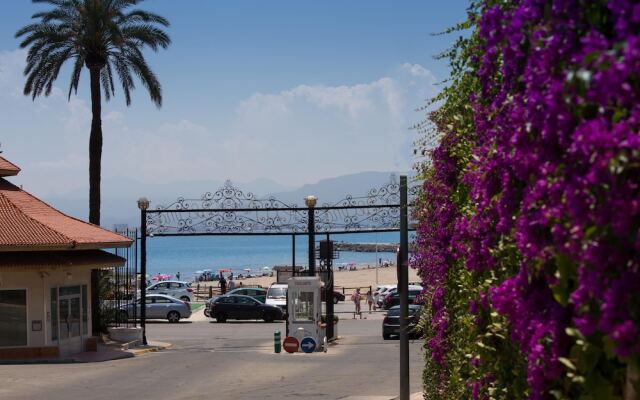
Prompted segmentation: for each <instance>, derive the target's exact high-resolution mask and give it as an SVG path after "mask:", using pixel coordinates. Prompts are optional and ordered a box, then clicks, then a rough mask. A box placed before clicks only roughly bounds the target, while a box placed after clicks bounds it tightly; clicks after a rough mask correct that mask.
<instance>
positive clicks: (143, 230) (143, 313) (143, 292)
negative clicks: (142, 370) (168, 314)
mask: <svg viewBox="0 0 640 400" xmlns="http://www.w3.org/2000/svg"><path fill="white" fill-rule="evenodd" d="M138 208H139V209H140V275H141V278H140V327H141V328H142V344H143V345H145V346H146V345H147V326H146V319H147V209H148V208H149V199H147V198H146V197H140V198H139V199H138Z"/></svg>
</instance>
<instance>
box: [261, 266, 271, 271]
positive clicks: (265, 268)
mask: <svg viewBox="0 0 640 400" xmlns="http://www.w3.org/2000/svg"><path fill="white" fill-rule="evenodd" d="M262 270H263V271H271V268H269V267H262Z"/></svg>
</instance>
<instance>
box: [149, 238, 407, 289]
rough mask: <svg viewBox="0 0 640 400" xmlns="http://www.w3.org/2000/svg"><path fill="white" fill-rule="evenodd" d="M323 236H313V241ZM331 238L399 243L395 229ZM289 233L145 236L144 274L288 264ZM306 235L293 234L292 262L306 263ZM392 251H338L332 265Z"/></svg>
mask: <svg viewBox="0 0 640 400" xmlns="http://www.w3.org/2000/svg"><path fill="white" fill-rule="evenodd" d="M323 239H325V236H324V235H316V240H323ZM330 239H331V240H334V241H335V242H347V243H380V244H382V243H399V241H400V234H399V233H398V232H379V233H354V234H340V235H332V236H331V237H330ZM292 248H293V246H292V240H291V236H181V237H176V236H167V237H148V238H147V273H148V274H149V275H150V276H155V275H156V274H166V275H171V276H172V277H175V275H176V273H177V272H179V273H180V279H182V280H190V279H193V278H194V277H195V276H196V275H197V274H196V272H197V271H202V270H205V269H209V270H212V271H213V272H217V271H218V270H219V269H221V268H226V269H231V270H232V271H233V272H234V274H235V275H236V276H237V275H238V274H245V275H246V274H247V273H253V274H259V273H262V272H263V269H264V267H268V268H272V267H273V266H276V265H291V262H292V258H293V251H292ZM307 251H308V238H307V236H304V235H300V236H296V243H295V261H296V265H300V266H307V264H308V262H307V261H308V253H307ZM395 257H396V255H395V253H388V252H378V253H375V252H370V253H369V252H347V251H341V252H339V258H338V259H336V260H334V266H339V265H341V264H350V263H356V264H370V265H372V266H373V265H375V264H376V262H378V261H380V260H382V261H385V260H393V261H394V262H395Z"/></svg>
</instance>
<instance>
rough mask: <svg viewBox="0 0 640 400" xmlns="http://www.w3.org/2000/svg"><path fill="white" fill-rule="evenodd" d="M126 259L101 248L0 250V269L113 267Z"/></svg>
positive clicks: (40, 269) (39, 269)
mask: <svg viewBox="0 0 640 400" xmlns="http://www.w3.org/2000/svg"><path fill="white" fill-rule="evenodd" d="M126 261H127V260H126V259H124V258H122V257H120V256H117V255H115V254H112V253H108V252H106V251H102V250H75V251H11V252H0V271H7V270H11V271H15V270H38V271H42V270H56V269H69V268H83V269H96V268H114V267H121V266H123V265H124V264H125V262H126Z"/></svg>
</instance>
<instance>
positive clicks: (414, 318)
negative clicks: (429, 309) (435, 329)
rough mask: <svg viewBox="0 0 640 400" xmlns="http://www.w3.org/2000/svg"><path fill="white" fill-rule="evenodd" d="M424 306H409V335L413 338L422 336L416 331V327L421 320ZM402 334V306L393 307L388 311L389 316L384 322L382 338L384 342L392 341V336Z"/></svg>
mask: <svg viewBox="0 0 640 400" xmlns="http://www.w3.org/2000/svg"><path fill="white" fill-rule="evenodd" d="M421 310H422V306H420V305H418V304H409V318H408V320H407V322H408V329H409V335H411V336H413V337H420V336H422V335H421V333H420V332H417V331H416V329H415V328H416V325H417V324H418V321H419V320H420V312H421ZM399 334H400V306H393V307H391V308H390V309H389V311H387V315H386V316H385V317H384V319H383V320H382V338H383V339H384V340H389V339H391V336H392V335H399Z"/></svg>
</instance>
